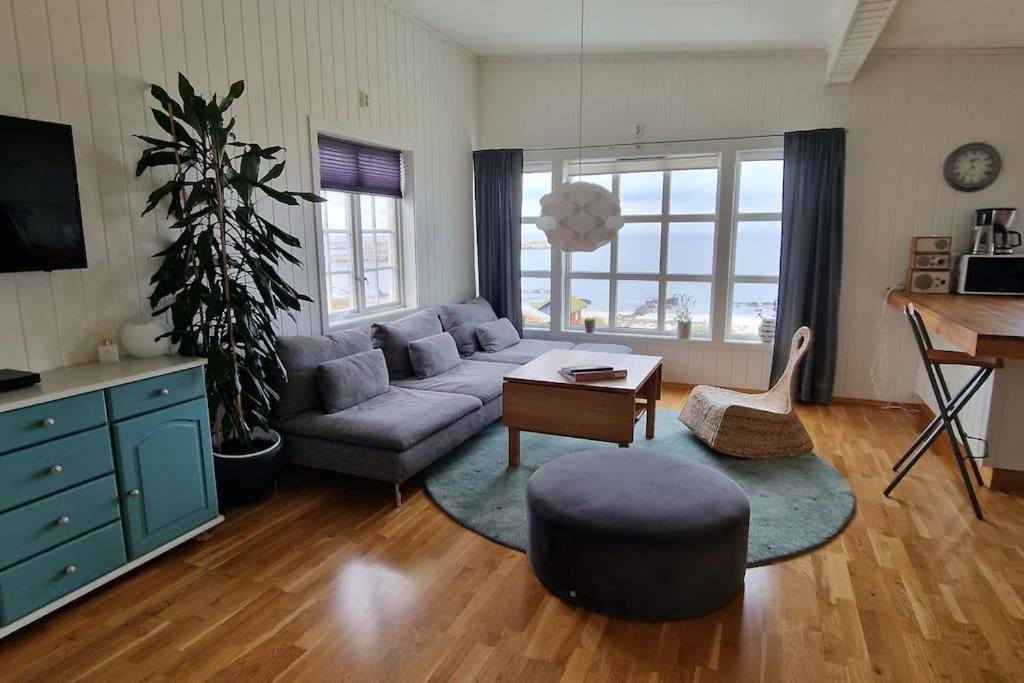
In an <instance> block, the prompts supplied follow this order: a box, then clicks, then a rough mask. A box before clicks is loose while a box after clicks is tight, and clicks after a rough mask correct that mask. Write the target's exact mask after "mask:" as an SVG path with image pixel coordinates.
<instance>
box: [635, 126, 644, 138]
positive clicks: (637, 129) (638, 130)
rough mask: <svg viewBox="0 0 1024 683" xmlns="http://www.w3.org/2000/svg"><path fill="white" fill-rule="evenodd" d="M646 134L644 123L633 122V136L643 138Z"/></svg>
mask: <svg viewBox="0 0 1024 683" xmlns="http://www.w3.org/2000/svg"><path fill="white" fill-rule="evenodd" d="M643 136H644V124H643V123H634V124H633V137H634V138H642V137H643Z"/></svg>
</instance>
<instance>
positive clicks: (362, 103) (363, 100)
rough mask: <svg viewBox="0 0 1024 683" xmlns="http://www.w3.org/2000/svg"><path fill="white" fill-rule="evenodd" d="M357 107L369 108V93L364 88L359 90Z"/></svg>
mask: <svg viewBox="0 0 1024 683" xmlns="http://www.w3.org/2000/svg"><path fill="white" fill-rule="evenodd" d="M359 108H360V109H369V108H370V93H368V92H366V91H365V90H360V91H359Z"/></svg>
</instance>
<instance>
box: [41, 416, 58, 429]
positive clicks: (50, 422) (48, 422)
mask: <svg viewBox="0 0 1024 683" xmlns="http://www.w3.org/2000/svg"><path fill="white" fill-rule="evenodd" d="M55 424H57V421H56V420H54V419H53V418H52V417H47V418H44V419H43V426H44V427H52V426H53V425H55Z"/></svg>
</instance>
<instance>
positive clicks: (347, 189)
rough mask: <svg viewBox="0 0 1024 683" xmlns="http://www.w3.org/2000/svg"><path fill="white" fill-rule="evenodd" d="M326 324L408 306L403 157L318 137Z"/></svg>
mask: <svg viewBox="0 0 1024 683" xmlns="http://www.w3.org/2000/svg"><path fill="white" fill-rule="evenodd" d="M317 142H318V151H319V159H320V185H321V189H320V193H321V195H322V196H323V197H324V198H325V199H326V200H327V201H326V202H325V203H324V204H322V205H321V217H322V225H321V235H322V240H321V241H322V245H323V246H322V248H323V255H324V258H323V264H324V268H323V278H324V292H325V294H326V296H325V297H324V299H325V301H324V310H325V314H326V323H327V324H328V326H329V325H330V323H335V322H340V321H343V320H344V319H345V318H346V317H349V316H352V315H353V314H358V313H364V312H369V311H377V310H381V309H386V308H390V307H397V306H400V305H402V303H403V301H402V258H401V253H402V251H401V214H402V211H401V201H402V181H401V177H402V176H401V155H400V153H399V152H397V151H395V150H385V149H380V148H376V147H367V146H363V145H358V144H355V143H351V142H348V141H344V140H337V139H335V138H330V137H326V136H323V135H320V136H318V140H317Z"/></svg>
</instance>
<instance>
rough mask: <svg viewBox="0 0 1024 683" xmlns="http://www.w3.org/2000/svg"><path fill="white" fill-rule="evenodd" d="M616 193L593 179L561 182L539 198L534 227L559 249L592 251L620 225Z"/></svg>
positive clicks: (602, 243)
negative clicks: (583, 181) (538, 213)
mask: <svg viewBox="0 0 1024 683" xmlns="http://www.w3.org/2000/svg"><path fill="white" fill-rule="evenodd" d="M621 213H622V207H621V206H620V205H619V200H618V199H616V197H615V195H613V194H612V193H611V192H609V191H608V190H606V189H605V188H603V187H601V186H600V185H595V184H594V183H582V182H575V183H562V184H561V185H559V186H558V187H556V188H555V189H553V190H551V194H546V195H544V196H543V197H541V198H540V215H541V217H540V218H538V219H537V227H538V228H540V229H541V230H543V231H544V232H545V233H546V234H547V236H548V242H550V243H551V246H553V247H557V248H559V249H561V250H562V251H594V250H595V249H597V248H598V247H603V246H604V245H606V244H608V243H609V242H611V241H612V240H613V239H614V238H615V233H616V231H617V230H618V229H619V228H621V227H622V216H621V215H620V214H621Z"/></svg>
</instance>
